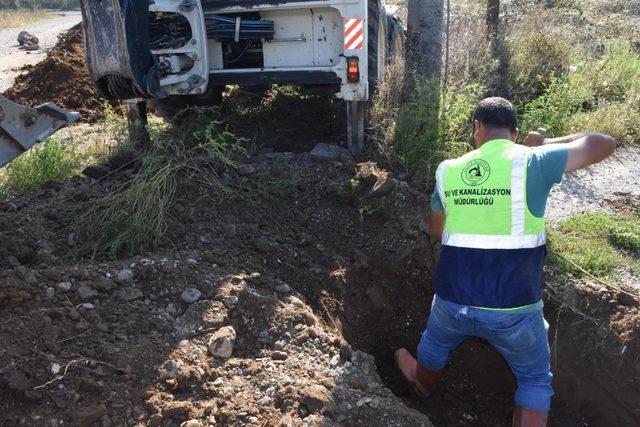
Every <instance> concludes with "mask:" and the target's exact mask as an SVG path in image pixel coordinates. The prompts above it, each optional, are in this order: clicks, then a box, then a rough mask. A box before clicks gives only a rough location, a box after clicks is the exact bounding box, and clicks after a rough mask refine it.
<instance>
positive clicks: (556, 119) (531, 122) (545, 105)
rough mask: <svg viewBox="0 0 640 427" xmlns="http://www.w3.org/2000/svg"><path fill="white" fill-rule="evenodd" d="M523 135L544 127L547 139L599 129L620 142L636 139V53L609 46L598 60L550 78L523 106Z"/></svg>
mask: <svg viewBox="0 0 640 427" xmlns="http://www.w3.org/2000/svg"><path fill="white" fill-rule="evenodd" d="M522 110H523V111H522V120H521V124H522V126H521V128H522V130H523V131H524V132H527V131H529V130H533V129H536V128H538V127H544V128H546V129H547V131H548V134H549V135H550V136H560V135H563V134H567V133H571V132H577V131H584V130H600V131H602V132H606V133H609V134H611V135H613V136H614V137H616V138H617V139H618V140H619V141H620V142H622V143H634V142H637V141H638V140H639V139H640V138H639V136H640V121H639V120H638V119H639V118H640V54H638V53H637V52H635V51H634V50H633V49H632V48H631V47H630V46H629V45H628V44H624V43H622V44H612V45H611V46H610V47H609V48H607V49H606V51H605V53H604V54H603V55H602V56H601V57H600V58H599V59H594V58H590V59H589V60H587V61H585V62H583V63H581V64H580V65H577V66H574V67H572V71H570V72H569V73H567V74H565V75H563V76H561V77H559V78H554V79H552V80H551V83H550V84H549V86H548V88H547V89H546V90H545V92H544V93H543V94H542V95H541V96H540V97H538V98H536V99H534V100H533V101H531V102H530V103H529V104H527V105H525V106H524V107H523V108H522Z"/></svg>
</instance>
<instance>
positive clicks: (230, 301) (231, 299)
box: [222, 295, 240, 309]
mask: <svg viewBox="0 0 640 427" xmlns="http://www.w3.org/2000/svg"><path fill="white" fill-rule="evenodd" d="M239 301H240V300H239V299H238V297H237V296H235V295H231V296H228V297H225V298H223V299H222V303H223V304H224V306H225V307H227V308H229V309H231V308H233V307H235V306H236V305H238V302H239Z"/></svg>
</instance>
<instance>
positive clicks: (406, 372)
mask: <svg viewBox="0 0 640 427" xmlns="http://www.w3.org/2000/svg"><path fill="white" fill-rule="evenodd" d="M395 359H396V366H397V367H398V369H399V370H400V372H401V373H402V376H403V377H404V379H405V381H407V383H409V384H410V385H411V386H412V387H413V391H414V392H415V393H416V394H417V395H418V396H419V397H420V398H422V399H426V398H427V397H429V395H430V394H431V391H432V389H433V386H434V385H435V383H436V382H437V381H438V379H439V378H440V375H441V371H432V370H430V369H427V368H425V367H424V366H422V365H421V364H420V363H418V361H417V360H416V359H415V358H414V357H413V356H412V355H411V353H409V351H408V350H407V349H406V348H401V349H399V350H397V351H396V353H395Z"/></svg>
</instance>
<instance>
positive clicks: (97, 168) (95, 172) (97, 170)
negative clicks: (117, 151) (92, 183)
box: [82, 165, 111, 179]
mask: <svg viewBox="0 0 640 427" xmlns="http://www.w3.org/2000/svg"><path fill="white" fill-rule="evenodd" d="M109 172H111V170H110V169H109V168H108V167H107V166H104V165H90V166H87V167H86V168H84V170H83V171H82V175H84V176H86V177H88V178H93V179H100V178H104V177H105V176H107V175H109Z"/></svg>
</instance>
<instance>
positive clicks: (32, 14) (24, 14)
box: [0, 9, 51, 30]
mask: <svg viewBox="0 0 640 427" xmlns="http://www.w3.org/2000/svg"><path fill="white" fill-rule="evenodd" d="M50 16H51V14H50V13H49V12H47V11H44V10H40V9H16V10H0V30H5V29H7V28H15V27H20V26H22V25H27V24H33V23H36V22H39V21H44V20H45V19H47V18H49V17H50Z"/></svg>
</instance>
